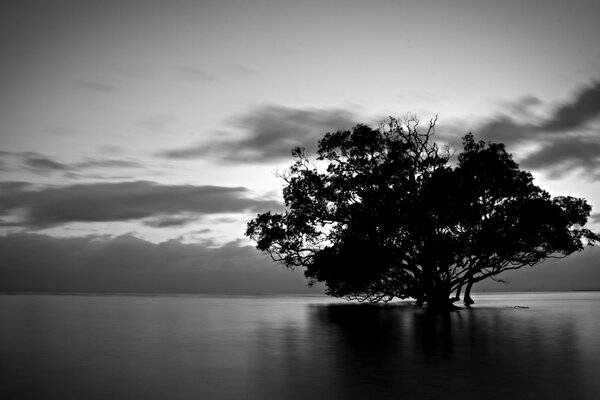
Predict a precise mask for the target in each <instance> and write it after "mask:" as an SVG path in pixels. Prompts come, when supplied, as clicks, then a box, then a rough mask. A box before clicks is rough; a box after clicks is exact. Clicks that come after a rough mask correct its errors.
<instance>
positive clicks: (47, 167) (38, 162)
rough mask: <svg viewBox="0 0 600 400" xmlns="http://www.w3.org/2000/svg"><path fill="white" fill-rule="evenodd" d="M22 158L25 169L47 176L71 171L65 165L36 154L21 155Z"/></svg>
mask: <svg viewBox="0 0 600 400" xmlns="http://www.w3.org/2000/svg"><path fill="white" fill-rule="evenodd" d="M22 156H23V158H22V162H23V164H24V165H25V167H26V168H28V169H31V170H33V171H35V172H37V173H42V174H47V173H49V172H53V171H68V170H70V169H71V167H70V166H68V165H67V164H63V163H60V162H58V161H54V160H52V159H50V158H48V157H45V156H42V155H40V154H38V153H23V154H22Z"/></svg>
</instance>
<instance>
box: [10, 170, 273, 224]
mask: <svg viewBox="0 0 600 400" xmlns="http://www.w3.org/2000/svg"><path fill="white" fill-rule="evenodd" d="M279 208H281V204H280V203H279V202H276V201H272V200H261V199H255V198H252V197H251V196H250V194H249V190H248V189H246V188H243V187H222V186H192V185H160V184H158V183H154V182H148V181H134V182H121V183H91V184H81V185H69V186H50V187H42V188H33V187H30V186H24V185H19V184H17V183H13V184H12V185H11V184H6V185H5V187H4V188H3V193H2V197H0V218H2V217H6V216H11V217H13V218H15V217H16V216H19V217H20V224H21V225H22V226H24V227H29V228H41V227H50V226H56V225H60V224H65V223H69V222H103V221H127V220H141V219H147V218H154V219H153V220H150V221H154V224H155V225H161V224H163V226H166V225H165V224H167V225H168V224H169V223H170V224H171V225H173V224H174V223H176V222H179V223H180V224H183V223H184V222H185V221H184V220H182V219H179V220H178V218H181V214H185V213H189V214H196V215H205V214H220V213H244V212H259V211H264V210H267V209H279ZM167 216H174V218H175V219H171V220H169V219H165V218H167ZM189 217H190V216H189V215H188V218H189ZM161 221H162V222H161ZM150 223H151V224H152V223H153V222H150Z"/></svg>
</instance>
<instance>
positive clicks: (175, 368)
mask: <svg viewBox="0 0 600 400" xmlns="http://www.w3.org/2000/svg"><path fill="white" fill-rule="evenodd" d="M474 299H475V301H476V302H477V304H476V305H475V306H474V307H472V308H471V309H463V310H460V311H458V312H453V313H451V314H450V315H449V316H447V317H441V316H438V317H433V318H432V317H429V316H426V315H425V314H424V312H423V310H422V309H420V308H418V307H415V306H413V305H412V304H410V303H404V302H399V303H394V304H392V305H387V306H371V305H358V304H352V303H348V302H345V301H343V300H339V299H331V298H327V297H321V296H313V297H311V296H287V297H269V296H264V297H218V296H194V295H189V296H162V295H161V296H152V295H93V294H90V295H83V294H80V295H62V294H61V295H39V294H26V295H17V294H6V295H0V398H2V399H309V398H310V399H367V398H368V399H384V398H386V399H387V398H402V399H462V400H464V399H507V398H509V399H511V400H516V399H534V398H535V399H563V398H564V399H569V400H575V399H594V398H597V396H598V393H600V292H571V293H510V294H476V295H474Z"/></svg>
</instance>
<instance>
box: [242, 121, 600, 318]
mask: <svg viewBox="0 0 600 400" xmlns="http://www.w3.org/2000/svg"><path fill="white" fill-rule="evenodd" d="M435 124H436V120H435V119H434V120H431V121H430V123H429V126H428V127H427V128H426V129H424V130H421V129H420V127H419V123H418V120H416V119H415V118H405V119H396V118H389V119H388V120H386V121H385V122H383V123H382V124H381V125H380V126H379V127H378V128H371V127H369V126H366V125H357V126H355V127H354V128H352V129H351V130H341V131H337V132H334V133H327V134H326V135H325V136H324V137H323V138H322V139H321V140H320V141H319V145H318V151H317V154H316V157H312V158H311V157H310V156H309V155H307V153H306V152H305V150H304V149H302V148H296V149H294V150H293V151H292V154H293V156H294V158H295V162H294V163H293V164H292V166H291V167H290V168H289V170H288V171H286V172H285V173H283V174H281V177H282V178H283V180H284V181H285V187H284V190H283V197H284V200H285V205H286V208H287V211H285V212H284V213H272V212H266V213H263V214H259V215H258V216H257V217H256V218H255V219H254V220H252V221H250V222H249V223H248V226H247V231H246V235H247V236H249V237H250V238H252V239H254V240H255V241H256V243H257V248H258V249H259V250H261V251H264V252H267V253H268V254H269V255H270V256H271V257H272V258H273V260H276V261H279V262H282V263H283V264H284V265H285V266H287V267H288V268H291V269H293V268H296V267H303V268H305V270H304V274H305V275H306V277H307V278H308V282H309V284H310V285H312V284H314V283H316V282H324V283H325V284H326V287H327V289H326V290H327V291H326V293H327V294H329V295H332V296H336V297H344V298H348V299H358V300H361V301H370V302H380V301H384V302H385V301H389V300H391V299H393V298H401V299H402V298H409V297H411V298H414V299H416V300H417V301H418V302H419V303H423V302H427V303H428V305H429V306H430V307H432V308H447V307H449V306H450V304H451V301H450V299H451V298H452V297H451V296H453V295H454V297H453V299H454V300H457V299H458V298H459V296H460V293H461V290H462V288H463V287H465V288H466V290H465V298H464V300H465V303H467V304H469V303H471V302H472V300H471V298H470V290H471V286H472V285H473V284H474V283H476V282H478V281H481V280H483V279H486V278H492V279H493V278H494V277H495V276H496V275H498V274H499V273H501V272H503V271H506V270H510V269H517V268H521V267H523V266H532V265H535V264H538V263H540V262H541V261H543V260H544V259H546V258H549V257H566V256H567V255H569V254H572V253H573V252H576V251H580V250H582V249H583V248H584V247H585V246H586V245H593V244H594V243H595V242H597V241H598V240H600V236H599V235H598V234H597V233H594V232H592V231H591V230H589V229H586V228H585V227H584V226H585V224H586V222H587V218H588V217H589V215H590V212H591V207H590V206H589V205H588V204H587V202H586V201H585V199H581V198H574V197H570V196H559V197H554V198H553V197H551V196H550V195H549V194H548V193H547V192H546V191H544V190H542V189H540V188H539V187H537V186H536V185H535V184H534V182H533V177H532V175H531V174H530V173H529V172H526V171H522V170H521V169H519V166H518V164H517V163H516V162H515V161H514V160H513V159H512V157H511V155H510V154H508V153H507V152H506V150H505V147H504V145H503V144H500V143H485V142H483V141H476V140H475V138H474V136H473V135H472V134H470V133H469V134H468V135H466V136H464V138H463V151H462V152H461V153H460V154H458V156H456V157H455V155H454V154H453V152H452V150H451V149H450V148H449V147H447V146H446V147H443V146H440V145H438V144H437V143H436V142H435V141H434V140H433V137H434V133H435Z"/></svg>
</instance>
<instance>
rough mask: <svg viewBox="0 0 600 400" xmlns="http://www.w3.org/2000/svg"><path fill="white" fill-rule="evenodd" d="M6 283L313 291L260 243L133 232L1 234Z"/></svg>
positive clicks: (1, 287)
mask: <svg viewBox="0 0 600 400" xmlns="http://www.w3.org/2000/svg"><path fill="white" fill-rule="evenodd" d="M0 253H1V254H2V260H1V261H0V291H66V292H69V291H75V292H105V291H109V292H154V293H223V294H273V293H302V292H304V293H313V294H320V293H322V292H323V290H322V289H317V288H313V289H309V288H307V287H306V281H305V278H304V276H303V275H302V273H300V272H299V271H296V272H295V273H291V272H290V271H287V270H286V269H285V268H283V267H281V266H279V265H275V264H273V263H272V262H271V261H270V260H267V259H266V258H265V257H264V256H263V255H261V254H260V253H258V252H257V251H256V250H255V249H253V248H252V247H249V246H239V245H237V244H236V243H229V244H227V245H225V246H222V247H218V248H208V247H205V246H204V245H201V244H183V243H180V242H177V241H175V240H172V241H168V242H163V243H159V244H154V243H150V242H147V241H144V240H141V239H138V238H136V237H133V236H130V235H124V236H119V237H115V238H99V237H94V236H88V237H78V238H54V237H51V236H46V235H35V234H15V235H8V236H0Z"/></svg>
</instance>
